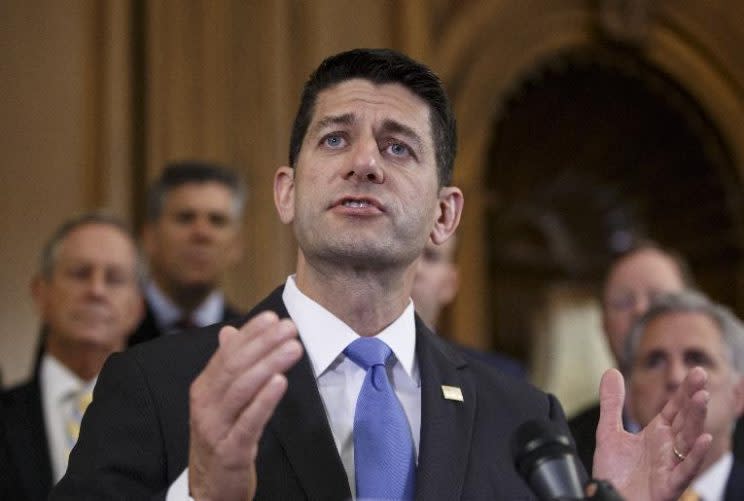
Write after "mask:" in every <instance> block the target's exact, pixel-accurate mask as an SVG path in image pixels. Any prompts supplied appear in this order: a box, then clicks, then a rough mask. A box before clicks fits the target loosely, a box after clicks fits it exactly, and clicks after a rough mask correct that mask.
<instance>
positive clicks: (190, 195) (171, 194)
mask: <svg viewBox="0 0 744 501" xmlns="http://www.w3.org/2000/svg"><path fill="white" fill-rule="evenodd" d="M232 203H233V192H232V190H231V189H230V188H228V187H227V186H225V185H224V184H222V183H218V182H217V181H205V182H195V183H185V184H182V185H180V186H176V187H174V188H171V189H170V190H169V191H168V192H167V193H166V195H165V204H164V206H165V208H166V209H180V208H185V207H191V208H199V207H214V208H229V207H231V206H232Z"/></svg>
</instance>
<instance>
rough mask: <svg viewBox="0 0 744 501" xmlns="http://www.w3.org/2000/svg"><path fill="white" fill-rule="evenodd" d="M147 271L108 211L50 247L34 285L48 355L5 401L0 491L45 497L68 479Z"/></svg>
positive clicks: (76, 223)
mask: <svg viewBox="0 0 744 501" xmlns="http://www.w3.org/2000/svg"><path fill="white" fill-rule="evenodd" d="M142 269H143V267H142V266H141V264H140V261H139V257H138V254H137V248H136V245H135V242H134V239H133V238H132V236H131V234H130V233H129V230H128V229H127V228H126V227H125V226H124V224H123V223H121V222H120V221H119V220H118V219H116V218H113V217H112V216H109V215H106V214H102V213H88V214H84V215H81V216H78V217H76V218H74V219H71V220H69V221H68V222H66V223H65V224H63V225H62V226H61V227H60V228H59V229H58V230H57V232H55V234H54V235H53V236H52V238H51V239H50V240H49V242H48V243H47V244H46V246H45V247H44V250H43V252H42V258H41V267H40V270H39V273H38V275H37V276H36V277H35V278H34V280H33V282H32V293H33V297H34V300H35V302H36V306H37V308H38V311H39V313H40V316H41V321H42V323H43V324H44V325H45V333H46V336H45V338H44V350H43V351H42V354H41V357H40V359H39V364H38V365H37V366H36V368H35V370H34V375H33V377H32V378H31V380H29V381H28V382H26V383H23V384H21V385H19V386H17V387H15V388H10V389H8V390H7V391H4V392H3V393H2V399H1V400H2V402H1V406H2V409H3V413H4V417H3V419H4V423H3V424H2V426H0V432H2V433H3V436H2V437H0V444H5V447H6V448H7V450H4V451H3V452H2V454H5V457H4V458H0V459H5V460H7V462H8V467H7V470H6V474H3V475H2V481H3V482H4V483H6V485H5V486H3V487H0V491H2V489H3V488H8V489H15V490H16V491H18V492H17V494H15V495H14V497H13V498H12V499H17V500H24V499H27V500H41V499H46V498H47V496H48V494H49V491H50V490H51V488H52V485H54V483H56V482H57V481H58V480H59V479H60V478H61V477H62V475H63V474H64V472H65V468H66V467H67V457H68V454H69V450H70V449H71V448H72V446H73V445H74V441H75V439H76V438H77V431H76V428H77V427H79V418H80V417H81V414H82V412H84V408H82V407H83V406H84V405H85V404H86V402H89V395H90V394H91V391H92V387H93V385H94V384H95V381H96V377H97V375H98V373H99V371H100V370H101V367H102V366H103V363H104V361H105V360H106V358H107V357H108V355H110V354H111V353H113V352H114V351H118V350H121V349H123V348H124V347H125V346H126V338H127V336H128V335H130V334H131V332H132V330H133V329H134V327H135V325H137V323H138V322H139V319H140V318H141V316H142V309H143V308H142V296H141V293H140V279H141V274H142Z"/></svg>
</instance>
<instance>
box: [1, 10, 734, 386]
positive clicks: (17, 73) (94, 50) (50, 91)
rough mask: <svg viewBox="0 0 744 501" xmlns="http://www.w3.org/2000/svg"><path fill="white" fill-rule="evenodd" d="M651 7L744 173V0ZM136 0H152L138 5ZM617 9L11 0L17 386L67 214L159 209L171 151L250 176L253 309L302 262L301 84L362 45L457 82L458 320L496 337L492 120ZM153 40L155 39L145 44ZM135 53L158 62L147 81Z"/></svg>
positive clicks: (681, 74)
mask: <svg viewBox="0 0 744 501" xmlns="http://www.w3.org/2000/svg"><path fill="white" fill-rule="evenodd" d="M648 3H649V4H653V5H654V6H655V7H654V12H655V15H656V17H655V18H654V22H653V24H652V25H651V26H650V27H647V28H649V30H650V31H649V35H648V36H649V40H650V49H649V54H650V57H651V58H652V60H653V61H655V62H657V63H658V64H659V66H660V67H663V68H664V69H665V70H667V71H668V72H669V73H670V74H673V75H675V76H676V77H678V78H679V79H680V81H681V82H682V83H683V84H684V85H687V87H688V88H689V89H690V91H691V92H692V93H693V94H694V95H695V96H697V97H698V98H700V99H701V102H702V105H703V106H704V107H705V108H706V110H707V111H709V112H710V113H711V114H712V116H713V118H714V120H715V121H716V123H717V124H718V125H719V126H720V128H721V130H722V133H723V135H724V136H725V137H726V139H727V140H728V141H729V142H730V143H731V145H732V148H733V149H734V153H735V156H736V161H737V163H738V164H741V163H742V161H741V159H742V158H744V139H743V137H742V136H741V130H742V128H743V127H744V126H743V125H742V124H744V105H743V104H742V103H744V91H743V90H742V89H744V76H743V75H744V60H743V59H742V57H741V54H744V50H742V49H744V28H742V26H744V25H743V24H742V22H741V21H742V17H743V16H742V13H743V12H744V9H742V8H741V5H740V3H739V2H738V0H711V1H710V2H698V1H697V0H690V1H683V0H664V1H658V2H648ZM628 4H629V5H631V4H632V5H642V4H644V2H629V3H628ZM703 4H704V5H705V6H704V7H703ZM133 5H134V6H143V9H144V11H143V12H137V11H131V10H130V9H131V8H132V7H133ZM601 5H604V6H608V5H609V6H613V5H624V3H623V2H586V1H584V0H565V1H561V2H555V1H554V0H480V1H478V0H473V1H469V2H462V1H459V0H458V1H455V0H430V1H424V0H386V1H368V0H353V1H344V2H338V0H313V1H312V2H308V1H301V0H295V1H290V0H276V1H272V0H254V1H245V0H221V1H208V0H201V1H200V0H193V1H188V2H184V1H182V0H159V1H153V2H149V1H148V2H126V1H116V0H108V1H106V0H71V1H65V2H58V1H54V0H35V1H33V2H27V1H24V0H4V1H3V2H0V19H2V25H3V29H2V30H0V68H2V70H1V71H0V138H1V139H0V141H2V143H1V144H2V150H3V157H4V159H5V163H4V165H3V166H2V168H0V182H1V183H2V184H0V186H2V187H3V196H2V197H0V209H1V212H0V213H1V214H2V215H3V217H2V220H1V221H2V222H1V223H0V224H1V225H2V228H1V229H2V235H3V244H2V246H0V253H1V256H0V257H2V260H0V263H2V264H0V270H2V272H1V273H0V287H2V294H1V295H0V297H1V298H2V302H1V305H0V308H2V324H1V325H2V331H0V367H2V370H3V373H4V375H5V379H6V382H14V381H18V380H19V379H20V378H22V377H23V376H24V375H25V374H26V373H27V371H28V369H29V366H30V362H31V358H32V352H33V346H34V343H35V339H36V329H37V320H36V319H35V316H34V313H33V308H32V305H31V302H30V300H29V296H28V287H27V284H28V282H29V279H30V276H31V274H32V272H33V270H34V264H35V258H36V254H37V252H38V249H39V247H40V245H41V243H42V241H43V240H44V239H45V238H46V236H47V235H48V234H49V233H50V231H51V230H52V229H53V228H54V227H55V226H56V225H57V224H58V223H59V221H60V220H61V219H63V218H64V217H66V216H68V215H70V214H71V213H73V212H75V211H80V210H84V209H90V208H94V207H97V206H100V205H105V206H109V207H112V208H113V209H114V210H116V211H118V212H120V213H121V214H122V215H123V216H125V217H126V218H128V219H130V220H134V219H135V218H136V216H137V215H139V214H141V201H140V200H139V199H136V198H135V195H136V194H141V193H142V191H143V188H144V185H145V183H146V181H147V180H149V179H152V178H153V177H154V176H155V175H156V174H157V172H158V170H159V169H160V168H161V167H162V165H163V163H164V162H166V161H168V160H171V159H178V158H186V157H196V156H198V157H203V158H208V159H213V160H217V161H220V162H224V163H228V164H232V165H235V166H236V167H238V168H240V169H241V170H242V171H243V172H244V173H245V175H246V178H247V179H248V182H249V184H250V190H251V197H250V200H249V205H248V208H247V213H246V217H245V224H244V230H245V243H246V259H245V260H244V262H243V263H241V265H240V266H239V267H238V268H237V270H236V273H235V274H234V275H233V276H231V277H230V279H229V280H228V283H227V289H228V292H229V295H230V296H231V297H232V298H233V299H234V301H235V302H237V304H239V305H241V306H243V307H248V306H249V305H251V304H252V303H253V302H254V301H255V300H256V299H257V298H259V297H261V296H263V295H264V294H265V293H266V292H268V291H269V290H270V289H271V288H272V287H273V286H274V285H275V284H277V282H279V281H281V280H283V278H284V276H285V275H286V274H287V273H289V272H290V271H291V270H292V269H293V267H294V242H293V238H292V235H291V233H290V231H289V230H288V229H287V228H283V227H281V226H280V225H279V224H278V222H277V219H276V217H275V215H274V210H273V206H272V200H271V193H270V186H271V179H272V175H273V172H274V169H275V168H276V166H277V165H279V164H281V163H283V162H284V161H285V158H286V150H287V139H288V135H289V125H290V123H291V120H292V115H293V112H294V108H295V106H296V104H297V99H298V93H299V89H300V85H301V82H302V81H303V80H304V79H305V78H306V76H307V74H308V72H309V71H310V70H311V69H312V68H313V67H314V66H315V65H316V64H317V63H318V62H319V61H320V59H321V58H322V57H323V56H325V55H327V54H329V53H331V52H334V51H337V50H340V49H345V48H350V47H353V46H390V47H393V48H398V49H402V50H404V51H408V52H409V53H411V54H412V55H413V56H415V57H419V58H421V59H423V60H424V61H425V62H427V63H429V64H431V65H432V66H433V67H434V68H435V69H436V70H438V71H440V72H441V74H442V75H443V76H444V78H445V82H446V83H447V84H448V85H449V86H450V87H451V88H452V90H453V94H452V95H453V99H454V101H455V107H456V110H457V113H458V120H459V122H460V132H461V141H460V147H461V153H460V156H459V159H458V167H457V168H458V173H457V175H456V179H457V182H458V183H460V184H462V185H463V187H464V188H465V190H466V198H467V200H468V204H467V209H466V214H465V219H464V221H463V229H462V231H461V241H462V250H463V252H462V253H461V255H460V259H461V264H462V271H463V283H467V284H468V285H469V286H468V287H467V288H464V289H463V291H462V294H461V296H460V299H459V300H458V302H457V305H456V307H455V308H454V311H453V315H452V319H453V325H452V326H451V327H452V328H451V330H452V332H455V333H457V335H458V338H459V339H460V340H461V341H463V342H466V343H469V344H473V345H476V346H477V345H485V344H486V342H487V340H486V339H485V337H486V335H487V332H488V329H487V327H488V325H487V316H486V315H485V314H484V305H483V302H482V298H483V297H484V295H485V294H484V292H485V291H484V288H485V287H486V285H485V284H486V281H485V280H483V277H484V272H483V263H484V261H485V260H484V259H483V255H482V252H483V245H482V242H483V240H482V239H483V235H482V233H483V227H484V226H483V221H482V220H481V219H480V216H479V214H480V212H481V211H480V210H479V203H481V194H480V193H479V187H480V186H481V185H482V176H483V175H484V173H483V167H484V166H486V165H487V161H486V160H487V159H486V158H485V149H484V148H485V146H484V145H485V144H487V131H488V130H489V124H490V123H491V120H492V118H493V116H494V114H496V113H497V112H498V108H499V103H500V101H499V100H500V97H501V96H502V95H503V93H504V92H505V91H506V90H508V89H509V86H510V85H512V84H513V83H514V82H515V81H516V80H517V78H518V77H519V75H522V74H524V73H525V72H528V71H530V67H531V64H532V63H533V62H534V61H535V60H536V59H537V58H538V56H542V55H545V54H549V53H550V52H552V51H559V50H562V49H564V48H566V47H570V46H572V45H574V44H577V43H585V42H587V41H590V40H592V38H593V37H596V36H597V33H598V29H597V22H598V13H597V11H596V9H597V7H598V6H601ZM138 33H139V34H142V35H143V38H136V39H133V38H132V37H133V36H134V37H138V36H139V35H136V34H138ZM133 34H134V35H133ZM134 42H137V43H134ZM136 47H141V48H142V51H141V52H140V51H138V50H136ZM133 61H139V62H140V63H142V66H141V67H142V68H143V69H144V70H143V72H142V73H138V72H137V70H136V68H137V66H136V65H133V64H132V62H133ZM138 96H141V97H142V98H143V99H142V100H141V101H137V100H136V98H137V97H138ZM481 208H482V207H481Z"/></svg>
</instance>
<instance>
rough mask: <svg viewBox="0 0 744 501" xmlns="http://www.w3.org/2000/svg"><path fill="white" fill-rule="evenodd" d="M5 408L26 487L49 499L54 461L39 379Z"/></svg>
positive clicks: (31, 493)
mask: <svg viewBox="0 0 744 501" xmlns="http://www.w3.org/2000/svg"><path fill="white" fill-rule="evenodd" d="M5 412H6V429H7V433H8V437H7V438H8V448H9V449H10V451H9V452H10V456H11V458H12V461H13V462H14V463H15V464H16V465H17V466H18V474H19V475H20V477H21V482H22V484H23V490H24V492H26V493H28V495H29V498H30V499H34V500H35V499H46V497H47V495H48V493H49V491H50V490H51V488H52V465H51V460H50V458H49V446H48V445H47V437H46V430H45V428H44V417H43V410H42V408H41V390H40V388H39V381H38V379H34V380H33V381H31V382H30V383H29V384H28V385H27V386H26V387H24V388H23V389H22V390H20V389H19V391H18V393H17V394H16V401H15V402H14V403H13V405H12V406H9V407H6V409H5Z"/></svg>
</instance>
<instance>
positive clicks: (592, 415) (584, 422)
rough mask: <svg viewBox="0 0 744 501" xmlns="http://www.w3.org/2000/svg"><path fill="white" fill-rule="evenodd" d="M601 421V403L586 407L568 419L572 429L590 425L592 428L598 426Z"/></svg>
mask: <svg viewBox="0 0 744 501" xmlns="http://www.w3.org/2000/svg"><path fill="white" fill-rule="evenodd" d="M598 422H599V404H593V405H591V406H589V407H585V408H584V409H582V410H581V411H579V412H578V413H577V414H575V415H574V416H572V417H571V419H569V420H568V424H569V426H570V427H571V429H574V428H584V427H587V426H588V427H590V428H592V429H596V428H597V423H598Z"/></svg>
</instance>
